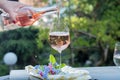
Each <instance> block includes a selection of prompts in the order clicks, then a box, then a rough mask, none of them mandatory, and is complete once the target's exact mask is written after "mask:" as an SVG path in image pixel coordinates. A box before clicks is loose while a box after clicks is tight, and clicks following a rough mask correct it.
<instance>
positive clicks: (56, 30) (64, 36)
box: [49, 21, 70, 65]
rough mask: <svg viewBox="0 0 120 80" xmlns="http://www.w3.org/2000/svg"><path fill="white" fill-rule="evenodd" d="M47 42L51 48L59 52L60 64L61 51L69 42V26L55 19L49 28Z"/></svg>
mask: <svg viewBox="0 0 120 80" xmlns="http://www.w3.org/2000/svg"><path fill="white" fill-rule="evenodd" d="M49 43H50V45H51V47H52V48H53V49H55V50H56V51H58V52H59V54H60V64H59V65H61V53H62V51H63V50H64V49H66V48H67V47H68V46H69V44H70V33H69V28H68V27H67V25H66V24H65V23H64V22H63V21H56V22H55V23H53V26H52V27H51V28H50V32H49Z"/></svg>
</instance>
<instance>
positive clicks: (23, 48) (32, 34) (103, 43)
mask: <svg viewBox="0 0 120 80" xmlns="http://www.w3.org/2000/svg"><path fill="white" fill-rule="evenodd" d="M54 2H55V0H54ZM64 6H65V7H66V12H65V13H64V14H65V15H62V18H63V19H64V21H66V22H68V24H69V28H70V34H71V36H70V37H71V44H70V46H69V47H68V48H67V49H66V50H64V51H63V53H62V61H63V62H64V63H66V64H68V65H71V66H74V67H85V66H109V65H110V66H111V65H114V64H113V57H112V56H113V53H114V44H115V43H116V42H118V41H120V14H119V13H120V1H119V0H68V1H67V2H64ZM43 27H44V26H42V25H41V26H38V27H37V28H36V27H35V26H31V27H29V28H20V29H16V30H10V31H4V32H0V72H3V73H0V76H1V75H6V74H9V68H8V66H6V65H5V64H4V63H3V56H4V55H5V53H7V52H14V53H16V55H17V56H18V62H17V64H16V65H15V67H14V68H15V69H23V68H24V66H26V65H28V64H31V65H36V64H47V63H48V57H49V54H53V55H55V57H56V58H57V59H58V60H57V61H59V54H58V52H57V51H55V50H53V49H52V48H51V47H50V45H49V43H48V32H49V29H48V28H43Z"/></svg>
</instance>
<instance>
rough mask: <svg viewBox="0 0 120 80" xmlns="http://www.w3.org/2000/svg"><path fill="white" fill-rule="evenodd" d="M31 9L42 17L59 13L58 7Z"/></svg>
mask: <svg viewBox="0 0 120 80" xmlns="http://www.w3.org/2000/svg"><path fill="white" fill-rule="evenodd" d="M30 9H32V10H34V11H35V12H37V13H40V14H42V16H45V15H50V14H54V13H59V11H58V9H57V7H56V6H50V7H42V8H35V7H30Z"/></svg>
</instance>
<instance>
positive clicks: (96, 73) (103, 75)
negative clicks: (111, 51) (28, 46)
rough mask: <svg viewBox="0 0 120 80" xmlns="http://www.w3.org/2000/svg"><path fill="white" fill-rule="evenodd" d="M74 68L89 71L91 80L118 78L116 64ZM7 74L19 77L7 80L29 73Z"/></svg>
mask: <svg viewBox="0 0 120 80" xmlns="http://www.w3.org/2000/svg"><path fill="white" fill-rule="evenodd" d="M76 69H85V70H88V71H89V72H90V75H91V77H92V78H93V79H91V80H120V68H118V67H116V66H105V67H83V68H76ZM18 72H19V73H18ZM16 75H17V76H16ZM18 75H19V76H18ZM9 76H10V77H9ZM9 76H8V77H9V78H12V77H16V78H17V77H18V78H20V79H15V78H14V79H8V80H29V75H28V74H27V73H26V71H25V70H13V71H11V72H10V75H9ZM2 78H3V77H0V80H7V79H2ZM22 78H24V79H22Z"/></svg>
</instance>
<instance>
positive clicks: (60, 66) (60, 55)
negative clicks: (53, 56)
mask: <svg viewBox="0 0 120 80" xmlns="http://www.w3.org/2000/svg"><path fill="white" fill-rule="evenodd" d="M59 54H60V59H59V60H60V63H59V69H61V63H62V59H61V51H59Z"/></svg>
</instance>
